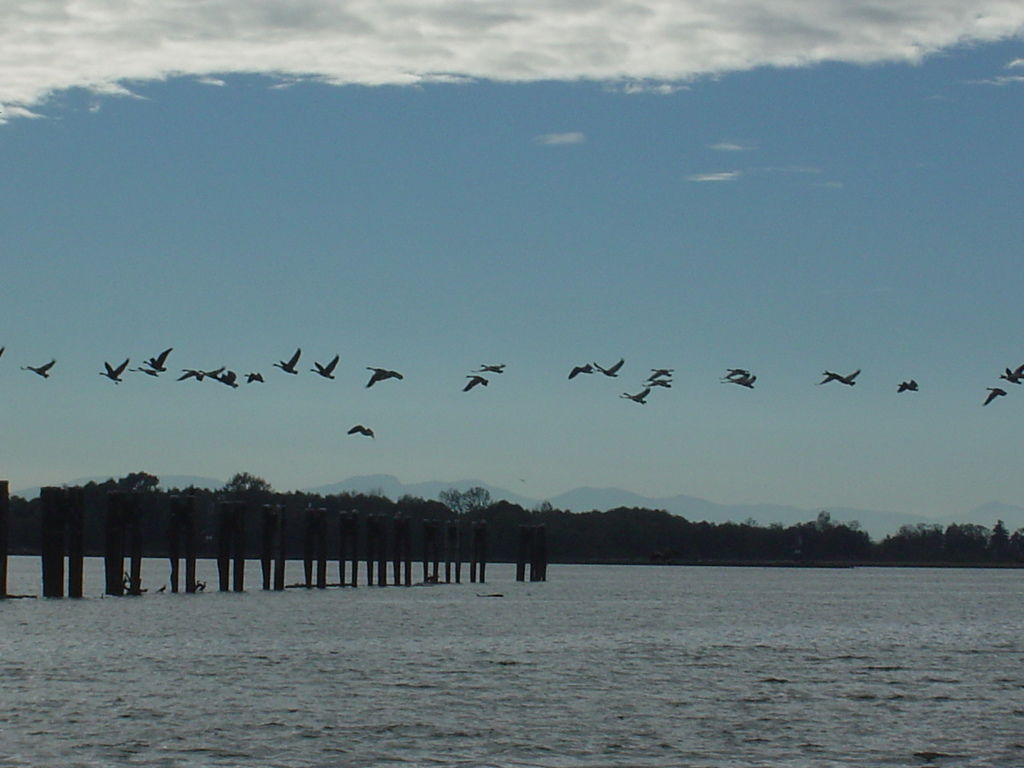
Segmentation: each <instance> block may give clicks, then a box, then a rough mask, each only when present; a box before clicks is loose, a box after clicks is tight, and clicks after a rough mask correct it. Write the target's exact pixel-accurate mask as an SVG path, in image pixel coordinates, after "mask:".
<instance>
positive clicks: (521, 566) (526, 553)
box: [516, 525, 533, 581]
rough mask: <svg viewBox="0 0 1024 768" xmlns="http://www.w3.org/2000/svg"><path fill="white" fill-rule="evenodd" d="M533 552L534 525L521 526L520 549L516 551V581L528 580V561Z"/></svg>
mask: <svg viewBox="0 0 1024 768" xmlns="http://www.w3.org/2000/svg"><path fill="white" fill-rule="evenodd" d="M532 553H533V527H532V526H529V525H521V526H519V549H518V551H517V553H516V581H526V561H527V560H528V559H529V558H530V556H531V555H532Z"/></svg>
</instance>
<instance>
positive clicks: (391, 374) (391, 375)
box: [366, 366, 405, 387]
mask: <svg viewBox="0 0 1024 768" xmlns="http://www.w3.org/2000/svg"><path fill="white" fill-rule="evenodd" d="M366 370H368V371H373V375H372V376H371V377H370V380H369V381H368V382H366V386H367V387H372V386H373V385H374V384H376V383H377V382H378V381H384V380H385V379H404V378H405V377H404V376H402V374H400V373H399V372H398V371H391V370H388V369H387V368H373V367H371V366H366Z"/></svg>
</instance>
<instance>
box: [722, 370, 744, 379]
mask: <svg viewBox="0 0 1024 768" xmlns="http://www.w3.org/2000/svg"><path fill="white" fill-rule="evenodd" d="M749 375H750V371H748V370H747V369H746V368H730V369H729V370H727V371H726V372H725V376H723V377H722V379H723V381H728V380H730V379H742V378H743V377H744V376H749Z"/></svg>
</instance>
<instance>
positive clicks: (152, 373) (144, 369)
mask: <svg viewBox="0 0 1024 768" xmlns="http://www.w3.org/2000/svg"><path fill="white" fill-rule="evenodd" d="M128 370H129V371H135V372H136V373H146V374H149V375H150V376H159V375H160V371H156V370H153V369H152V368H147V367H146V364H145V363H143V364H142V365H140V366H139V367H138V368H129V369H128ZM165 370H166V369H165Z"/></svg>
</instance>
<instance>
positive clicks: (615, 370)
mask: <svg viewBox="0 0 1024 768" xmlns="http://www.w3.org/2000/svg"><path fill="white" fill-rule="evenodd" d="M625 362H626V361H625V360H624V359H623V360H619V362H617V363H616V364H615V365H612V366H609V367H608V368H602V367H601V366H600V365H598V364H597V363H594V364H593V365H594V368H596V369H597V370H599V371H600V372H601V373H603V374H604V375H605V376H618V375H619V369H620V368H621V367H622V366H623V364H624V363H625Z"/></svg>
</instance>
